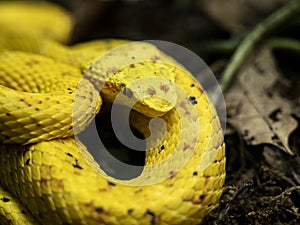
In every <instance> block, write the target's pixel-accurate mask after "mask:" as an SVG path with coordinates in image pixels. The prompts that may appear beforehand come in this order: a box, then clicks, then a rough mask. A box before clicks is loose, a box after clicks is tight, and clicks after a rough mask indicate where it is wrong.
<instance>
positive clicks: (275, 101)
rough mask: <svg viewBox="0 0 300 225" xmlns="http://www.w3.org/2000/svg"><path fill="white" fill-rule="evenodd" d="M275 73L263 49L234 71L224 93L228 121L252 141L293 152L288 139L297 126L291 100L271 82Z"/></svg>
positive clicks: (276, 77)
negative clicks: (234, 73) (238, 72)
mask: <svg viewBox="0 0 300 225" xmlns="http://www.w3.org/2000/svg"><path fill="white" fill-rule="evenodd" d="M279 79H283V78H282V77H280V76H279V74H278V72H277V70H276V66H275V62H274V59H273V56H272V54H271V52H270V51H269V50H267V49H264V50H262V51H261V52H259V53H258V55H257V56H256V59H255V60H254V61H253V62H252V63H250V64H249V65H248V66H246V68H245V69H244V70H243V71H242V72H241V73H240V74H238V75H237V81H236V82H235V83H234V85H233V87H232V88H231V89H230V90H229V91H228V93H227V94H226V96H225V99H226V104H227V112H228V115H229V119H228V122H229V123H230V124H232V125H233V126H234V127H236V128H237V129H238V130H240V131H241V133H242V135H243V138H244V140H245V141H246V142H247V143H249V144H252V145H258V144H272V145H275V146H277V147H278V148H280V149H282V150H284V151H286V152H287V153H289V154H291V155H293V152H292V151H291V149H290V147H289V145H288V139H289V135H290V134H291V132H292V131H293V130H294V129H295V128H296V127H297V122H296V120H295V119H294V118H293V117H292V116H291V114H292V112H293V108H292V104H291V103H290V102H289V101H288V100H287V99H284V98H282V97H281V96H280V94H279V89H278V87H277V86H276V85H275V84H277V82H278V81H279Z"/></svg>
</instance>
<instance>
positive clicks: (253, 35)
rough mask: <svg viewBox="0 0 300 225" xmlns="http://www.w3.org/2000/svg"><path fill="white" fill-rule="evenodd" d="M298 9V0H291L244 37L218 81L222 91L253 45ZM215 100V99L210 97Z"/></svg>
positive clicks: (225, 88)
mask: <svg viewBox="0 0 300 225" xmlns="http://www.w3.org/2000/svg"><path fill="white" fill-rule="evenodd" d="M299 11H300V0H291V1H290V2H289V3H287V4H286V5H284V6H283V7H282V8H280V9H279V10H277V11H276V12H274V13H273V14H271V15H270V16H269V17H268V18H267V19H265V20H264V21H262V22H261V23H259V24H258V25H257V26H256V27H254V29H253V30H252V31H250V32H249V34H248V35H247V36H246V37H245V38H244V40H243V41H242V42H241V44H240V45H239V46H238V48H237V49H236V51H235V52H234V54H233V56H232V58H231V59H230V62H229V64H228V66H227V67H226V69H225V71H224V73H223V76H222V78H221V81H220V87H221V89H222V91H223V92H224V91H226V90H227V89H228V88H229V86H230V84H231V83H232V82H231V81H232V80H233V78H234V75H235V74H236V72H237V70H238V69H239V67H240V65H241V64H242V63H243V62H244V61H245V59H246V57H247V56H249V54H250V53H251V51H252V50H253V49H254V47H255V45H256V44H257V43H258V42H259V41H260V40H262V38H263V37H265V36H266V35H267V34H269V33H271V32H272V31H274V30H275V29H276V28H277V27H279V26H280V25H282V24H283V23H284V22H285V21H287V19H289V18H290V17H291V16H293V15H295V14H296V13H297V12H299ZM212 100H216V99H212Z"/></svg>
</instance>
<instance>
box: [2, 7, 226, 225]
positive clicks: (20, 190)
mask: <svg viewBox="0 0 300 225" xmlns="http://www.w3.org/2000/svg"><path fill="white" fill-rule="evenodd" d="M0 11H1V12H0V29H1V30H0V33H1V35H0V141H1V147H0V176H1V179H0V223H1V224H6V223H9V224H39V223H40V224H199V223H201V221H202V220H203V218H204V216H205V215H207V214H208V213H209V212H210V211H212V210H213V209H214V208H216V206H217V204H218V200H219V198H220V195H221V193H222V186H223V183H224V179H225V153H224V150H225V147H224V143H223V136H222V131H221V128H220V123H219V120H218V117H217V115H216V112H215V110H214V107H213V106H212V104H211V103H210V101H209V100H208V98H207V96H206V94H205V92H204V91H203V90H202V87H201V86H200V84H198V82H197V81H196V80H195V78H193V77H192V76H191V75H190V74H189V73H188V72H187V71H185V70H184V69H181V68H182V67H181V66H178V68H176V69H171V67H170V66H169V64H166V63H164V62H162V61H159V60H152V61H147V62H143V63H139V62H134V63H131V64H129V65H128V66H125V67H124V68H122V69H119V70H117V71H113V76H111V77H110V78H109V79H107V80H106V82H107V84H108V85H105V86H104V88H103V89H102V90H101V95H102V97H103V101H111V100H112V99H114V98H115V97H116V94H115V93H117V92H118V91H120V90H121V89H122V87H124V86H127V85H128V84H129V83H130V82H132V80H134V79H136V77H142V76H145V77H147V76H148V75H147V74H159V75H158V76H160V77H164V76H165V77H166V78H167V79H169V80H173V81H174V82H175V83H176V84H177V85H178V86H179V87H180V88H181V89H182V90H184V91H185V92H186V93H187V94H188V95H189V96H190V97H191V99H192V103H193V108H194V109H195V110H196V114H197V118H198V121H199V123H200V124H201V129H200V131H199V135H198V140H197V143H195V151H194V152H193V153H192V157H191V158H190V160H189V161H188V162H187V163H186V164H185V165H184V166H183V168H181V169H180V170H179V171H177V172H176V173H174V172H173V171H168V173H169V175H170V176H169V177H168V178H167V179H165V180H164V181H161V182H158V183H154V184H151V185H146V186H134V185H133V186H130V185H126V184H120V183H118V182H114V180H113V179H108V178H105V176H103V174H102V173H101V169H100V167H99V165H98V164H97V163H96V162H95V161H94V160H93V158H92V156H91V155H90V154H89V152H88V150H87V149H86V147H85V146H84V145H83V144H81V142H80V141H79V140H78V139H76V138H75V137H74V136H73V135H74V129H72V128H73V127H77V132H80V131H82V130H84V128H85V127H86V126H87V124H88V123H89V122H90V121H91V120H92V119H93V116H94V115H95V114H96V113H98V111H99V110H100V108H101V104H102V100H101V97H100V96H99V94H98V91H99V90H97V88H95V87H94V86H93V84H92V83H91V82H90V81H95V80H97V79H100V78H99V77H97V76H98V75H97V73H95V71H93V69H94V70H97V68H96V67H95V68H92V67H89V66H90V64H91V63H93V62H94V61H95V60H96V59H98V58H99V57H100V55H101V53H102V54H104V53H105V52H106V51H108V50H110V49H112V48H114V47H116V46H118V45H121V44H124V43H127V42H128V41H121V40H110V41H93V42H90V43H86V44H80V45H77V46H71V47H67V46H64V45H63V44H60V43H61V42H64V41H66V36H67V34H68V33H69V31H70V29H71V28H70V26H71V22H70V18H69V16H68V15H67V13H65V12H64V11H62V10H60V9H58V8H57V7H56V6H53V5H49V4H37V3H34V4H28V3H26V4H24V3H20V2H17V3H16V2H13V3H10V2H9V3H8V2H4V3H1V4H0ZM2 11H3V12H5V13H2ZM21 11H22V12H24V11H25V12H26V11H31V12H32V13H31V14H30V15H29V14H28V15H26V16H27V17H28V18H27V17H26V20H24V21H23V25H22V23H21V22H22V20H23V18H22V15H21V14H20V12H21ZM31 15H32V17H31ZM37 18H43V19H41V20H39V19H37ZM28 21H29V22H28ZM33 21H34V22H33ZM27 22H28V24H32V26H29V28H30V29H29V30H28V29H25V27H26V23H27ZM24 24H25V25H24ZM56 24H59V26H58V25H56ZM139 46H140V47H141V49H146V51H147V54H150V55H151V54H152V53H153V54H155V56H156V57H157V56H159V57H160V58H165V59H166V60H171V61H172V59H168V57H167V56H165V55H164V54H163V53H161V52H160V51H159V50H158V49H156V48H155V47H154V46H153V45H151V44H149V43H140V44H138V45H137V48H139ZM124 55H125V53H124ZM124 55H123V57H124ZM153 56H154V55H153ZM136 57H139V56H136ZM169 62H170V61H169ZM107 69H110V67H109V65H107ZM145 70H146V71H147V73H145V74H146V75H143V74H144V71H145ZM89 71H90V73H89ZM162 71H163V72H162ZM83 73H85V74H86V75H87V76H86V78H87V79H81V78H82V74H83ZM95 74H96V75H95ZM128 74H132V77H130V76H129V77H128ZM79 83H80V85H83V86H84V88H82V89H78V85H79ZM163 91H166V87H165V86H164V88H163ZM130 94H131V95H135V92H134V91H133V93H130ZM75 98H76V101H79V102H80V104H79V106H78V105H75V103H74V99H75ZM153 99H154V100H153ZM191 99H189V100H191ZM157 104H159V106H157ZM74 107H78V115H77V116H76V115H74V112H75V111H74ZM135 107H136V108H135V109H136V110H137V111H138V113H136V115H135V116H134V119H133V121H131V123H133V126H135V127H136V128H137V129H139V130H140V131H141V132H142V133H143V134H144V135H147V132H148V131H147V129H146V128H145V127H147V121H148V120H149V117H152V116H159V117H160V118H162V119H163V120H164V121H166V127H167V128H166V129H167V131H166V136H165V137H164V139H163V140H162V142H161V143H160V144H159V145H158V146H157V147H155V148H153V149H151V150H149V151H148V152H147V153H146V160H145V161H146V165H153V164H155V163H156V162H160V161H163V160H164V159H166V158H167V157H168V156H169V155H170V154H172V153H173V152H174V146H175V145H176V143H177V142H178V143H179V139H180V137H179V133H180V132H183V133H185V134H186V133H187V134H188V135H186V136H189V132H192V131H191V129H190V128H189V129H185V130H184V129H183V131H180V129H182V128H181V126H180V118H179V117H178V115H177V114H176V109H172V107H171V108H170V107H169V105H167V104H166V103H164V102H160V101H158V99H155V98H151V99H150V100H149V99H148V100H147V99H146V100H143V101H141V102H138V103H137V104H136V105H135ZM184 107H185V106H183V105H181V108H183V109H182V110H184ZM76 109H77V108H76ZM185 110H186V109H185ZM76 112H77V111H76ZM185 113H187V114H188V113H190V112H189V111H188V110H186V111H185ZM75 114H76V113H75ZM142 114H146V116H143V115H142ZM74 118H75V119H74ZM144 122H146V125H143V123H144ZM189 144H190V143H183V144H182V150H186V149H188V148H189ZM162 146H163V147H162ZM162 150H163V151H162ZM162 152H163V153H162ZM210 152H215V154H212V155H213V159H211V157H212V156H211V155H210ZM174 163H176V162H174ZM203 164H207V166H206V167H203V168H202V167H201V165H203ZM99 171H100V172H99ZM158 172H160V171H158ZM150 176H155V174H154V175H153V174H152V173H151V172H150V173H148V174H147V171H146V172H145V173H143V174H142V175H141V177H140V178H137V179H140V180H144V179H148V178H149V177H150Z"/></svg>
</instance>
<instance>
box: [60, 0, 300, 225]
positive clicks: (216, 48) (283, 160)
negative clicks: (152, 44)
mask: <svg viewBox="0 0 300 225" xmlns="http://www.w3.org/2000/svg"><path fill="white" fill-rule="evenodd" d="M59 2H60V3H61V4H63V5H64V6H65V7H66V8H68V9H70V10H72V11H73V12H74V15H75V17H76V18H77V23H76V27H75V29H74V31H73V34H72V37H71V41H70V43H77V42H81V41H85V40H90V39H95V38H126V39H132V40H144V39H158V40H165V41H171V42H175V43H177V44H180V45H183V46H186V47H188V48H189V49H191V50H192V51H194V52H195V53H197V54H198V55H199V56H201V57H202V58H203V59H204V61H205V62H206V63H207V64H208V65H209V66H210V67H211V69H212V70H213V71H214V72H215V74H216V76H217V77H218V78H220V77H221V76H222V71H223V70H224V68H226V65H228V60H229V59H230V57H231V55H232V54H233V52H234V50H235V49H236V46H237V45H236V44H235V43H236V41H235V40H236V39H239V38H243V37H244V35H246V34H247V32H248V31H249V30H250V29H251V28H253V27H254V26H255V25H256V24H257V23H259V22H260V21H262V20H264V19H265V18H266V17H267V16H268V15H269V14H270V13H272V12H274V11H275V10H276V9H278V8H280V7H282V6H283V5H284V4H285V2H286V1H282V0H281V1H280V0H275V1H265V2H262V1H255V0H248V1H243V2H246V3H245V4H241V3H240V2H241V1H240V2H239V1H233V0H230V1H226V4H224V2H225V1H217V0H213V1H205V0H203V1H201V0H198V1H195V0H194V1H181V0H167V1H158V0H145V1H125V0H124V1H105V3H103V2H98V1H92V0H88V1H73V4H70V3H69V1H65V2H63V1H59ZM245 15H246V16H245ZM299 28H300V17H299V16H298V17H297V19H296V20H294V22H290V23H289V24H285V25H284V26H282V27H280V28H279V29H277V30H276V31H275V32H273V33H272V34H270V36H269V37H274V36H276V37H278V36H279V37H285V38H286V37H288V38H293V39H296V40H297V39H299V38H300V37H299V35H300V33H299ZM212 40H215V41H216V43H218V41H220V43H223V45H222V44H220V45H218V44H216V45H213V44H211V43H212V42H211V41H212ZM222 41H225V42H222ZM226 41H227V42H226ZM264 41H266V39H264ZM208 43H209V44H208ZM261 45H263V44H261ZM257 48H259V45H257ZM271 52H272V56H273V57H274V61H275V64H276V68H277V71H279V73H280V77H282V79H281V78H280V79H279V80H278V82H277V83H276V85H275V86H273V87H272V88H273V89H272V90H271V92H272V93H273V92H276V93H277V92H278V93H279V94H278V96H280V99H281V101H282V102H285V103H287V104H289V105H290V106H291V105H292V106H293V107H291V110H290V111H289V118H290V119H292V120H294V121H295V123H296V124H297V127H298V123H299V119H300V117H299V115H300V113H299V112H300V110H299V108H300V107H299V104H300V92H299V87H300V79H299V72H300V68H299V60H300V51H299V49H298V51H295V50H286V49H282V48H279V49H274V50H273V49H272V51H271ZM253 54H254V58H255V53H253ZM282 80H283V81H282ZM281 81H282V82H281ZM232 82H233V83H234V82H235V80H233V81H232ZM278 90H279V91H278ZM224 95H225V99H226V95H227V92H225V93H224ZM226 103H227V102H226ZM229 104H230V102H229ZM270 104H276V103H272V102H270ZM278 104H279V103H278ZM228 117H230V118H228V123H227V130H226V132H225V133H226V135H225V142H226V144H227V151H226V156H227V165H226V171H227V177H226V182H225V187H224V193H223V195H222V198H221V201H220V206H219V207H218V208H217V210H215V211H214V212H213V213H212V214H211V215H209V217H208V218H207V220H206V222H205V224H207V225H208V224H299V222H300V211H299V208H300V185H299V183H300V163H299V162H300V160H299V157H298V154H299V150H300V147H299V146H300V138H299V137H300V128H299V127H298V128H297V127H296V129H293V130H292V131H287V132H286V133H284V132H281V134H280V136H279V139H280V138H281V137H286V139H287V140H288V142H287V143H288V145H289V148H290V150H291V151H292V152H293V154H294V155H293V156H292V155H291V154H290V153H287V152H286V151H284V148H280V147H278V146H276V145H274V143H272V141H269V142H268V141H265V142H261V143H258V144H257V143H254V144H253V142H252V143H251V142H249V141H247V139H246V138H245V134H244V133H243V132H242V131H241V128H240V127H239V126H238V125H236V124H235V123H234V120H235V117H234V115H232V114H230V113H229V114H228ZM232 121H233V123H231V122H232ZM258 126H259V125H258ZM271 130H272V129H271ZM250 132H251V130H250ZM261 135H262V134H261ZM257 138H258V136H254V137H253V139H254V141H255V139H257Z"/></svg>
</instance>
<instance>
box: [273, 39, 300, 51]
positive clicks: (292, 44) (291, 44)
mask: <svg viewBox="0 0 300 225" xmlns="http://www.w3.org/2000/svg"><path fill="white" fill-rule="evenodd" d="M268 44H269V46H270V47H271V48H272V49H287V50H292V51H296V52H300V41H298V40H295V39H291V38H272V39H270V40H269V42H268Z"/></svg>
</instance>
